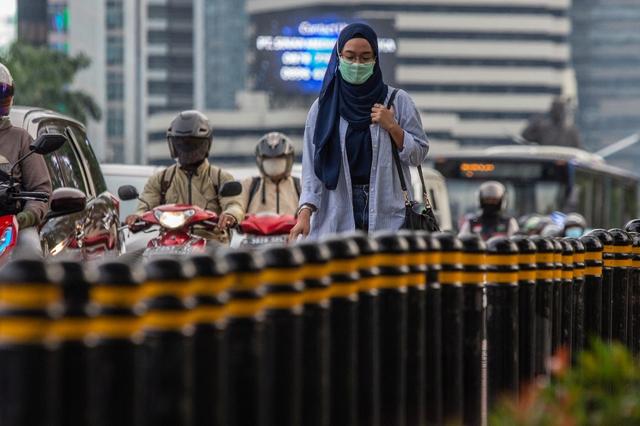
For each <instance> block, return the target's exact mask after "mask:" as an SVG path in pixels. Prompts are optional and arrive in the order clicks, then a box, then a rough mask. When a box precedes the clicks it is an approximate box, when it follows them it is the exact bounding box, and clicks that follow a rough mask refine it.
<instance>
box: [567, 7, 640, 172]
mask: <svg viewBox="0 0 640 426" xmlns="http://www.w3.org/2000/svg"><path fill="white" fill-rule="evenodd" d="M571 17H572V21H573V22H572V23H573V35H572V38H571V41H572V54H573V65H574V67H575V70H576V78H577V82H578V115H577V123H578V125H579V127H580V129H581V131H582V135H583V138H584V140H585V142H586V145H587V146H588V147H589V148H590V149H592V150H598V149H600V148H603V147H604V146H606V145H607V144H609V143H612V142H615V141H617V140H620V139H622V138H624V137H626V136H629V135H630V134H632V133H635V132H638V131H640V73H638V70H639V69H640V32H639V31H638V29H639V28H640V2H638V1H636V0H573V8H572V13H571ZM612 159H614V160H616V162H617V163H618V164H620V165H623V166H627V167H629V168H632V169H634V170H637V164H638V161H640V145H635V146H632V147H630V148H628V149H626V150H624V151H621V153H620V155H616V156H614V157H613V158H612Z"/></svg>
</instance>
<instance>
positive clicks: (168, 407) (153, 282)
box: [141, 258, 194, 426]
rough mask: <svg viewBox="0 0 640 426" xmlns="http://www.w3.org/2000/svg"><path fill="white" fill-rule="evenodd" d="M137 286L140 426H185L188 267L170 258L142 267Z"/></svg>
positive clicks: (188, 401)
mask: <svg viewBox="0 0 640 426" xmlns="http://www.w3.org/2000/svg"><path fill="white" fill-rule="evenodd" d="M145 270H146V280H145V282H144V283H143V285H142V295H143V299H144V305H145V313H144V315H143V317H142V333H143V343H142V359H141V363H142V374H141V376H142V387H143V389H142V395H143V401H142V424H144V425H149V426H152V425H153V426H157V425H167V426H168V425H188V424H191V409H190V408H191V393H190V390H191V383H192V376H191V373H192V371H193V370H192V366H191V360H192V347H191V343H192V342H191V333H192V330H189V329H188V327H187V326H188V325H189V312H188V309H187V306H186V305H185V303H184V301H183V298H184V296H185V295H186V293H187V289H188V280H189V279H190V278H191V277H192V275H193V273H194V270H193V265H191V264H183V262H181V261H180V260H177V259H172V258H163V259H156V260H153V261H151V262H149V263H148V264H147V265H146V267H145Z"/></svg>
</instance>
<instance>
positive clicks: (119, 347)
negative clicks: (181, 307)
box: [88, 261, 144, 426]
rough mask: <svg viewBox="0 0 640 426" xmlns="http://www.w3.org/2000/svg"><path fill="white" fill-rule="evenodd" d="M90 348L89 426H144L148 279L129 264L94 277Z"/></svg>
mask: <svg viewBox="0 0 640 426" xmlns="http://www.w3.org/2000/svg"><path fill="white" fill-rule="evenodd" d="M92 278H93V282H92V286H91V290H90V291H91V293H90V295H91V302H92V304H93V305H94V306H95V309H96V313H95V317H94V319H93V321H91V329H90V333H91V334H90V338H89V344H90V346H91V350H90V351H89V383H90V384H91V386H89V410H88V411H89V422H88V424H89V425H90V426H111V425H122V426H134V425H137V424H139V422H140V419H139V415H140V403H141V390H142V388H141V386H140V383H139V380H138V378H139V368H140V362H139V357H140V339H139V338H138V337H139V331H140V330H139V327H140V312H139V311H140V309H139V308H140V303H139V302H140V298H141V292H140V283H141V282H142V281H143V278H144V273H143V271H142V270H141V269H139V268H135V267H131V266H129V265H128V264H126V263H124V262H119V261H109V262H105V263H102V264H100V265H99V266H98V267H97V269H96V273H95V275H94V276H93V277H92Z"/></svg>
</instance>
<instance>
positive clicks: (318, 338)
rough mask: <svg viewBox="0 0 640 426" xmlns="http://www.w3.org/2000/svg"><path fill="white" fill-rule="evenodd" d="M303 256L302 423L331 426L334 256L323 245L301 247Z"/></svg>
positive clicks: (299, 246) (314, 425)
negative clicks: (331, 272)
mask: <svg viewBox="0 0 640 426" xmlns="http://www.w3.org/2000/svg"><path fill="white" fill-rule="evenodd" d="M298 248H299V249H300V250H301V251H302V254H303V255H304V266H303V267H302V273H303V278H304V284H305V292H304V312H303V333H302V363H303V364H302V367H303V368H302V424H303V425H309V426H329V368H330V364H329V358H330V353H331V348H330V345H329V343H330V335H329V326H330V322H329V320H330V317H329V313H330V312H329V309H330V304H329V298H330V297H331V287H330V286H331V279H330V278H329V270H328V265H329V259H330V258H331V253H330V251H329V249H328V248H327V246H326V245H325V244H322V243H315V242H304V243H301V244H299V245H298Z"/></svg>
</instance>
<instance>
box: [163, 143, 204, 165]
mask: <svg viewBox="0 0 640 426" xmlns="http://www.w3.org/2000/svg"><path fill="white" fill-rule="evenodd" d="M169 143H170V144H171V145H172V146H173V151H174V153H175V156H176V158H177V159H178V161H179V162H180V164H181V165H183V166H189V165H192V164H196V163H199V162H200V161H202V160H204V159H205V158H207V157H208V156H209V143H210V142H209V139H205V138H192V137H187V138H181V137H170V138H169Z"/></svg>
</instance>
